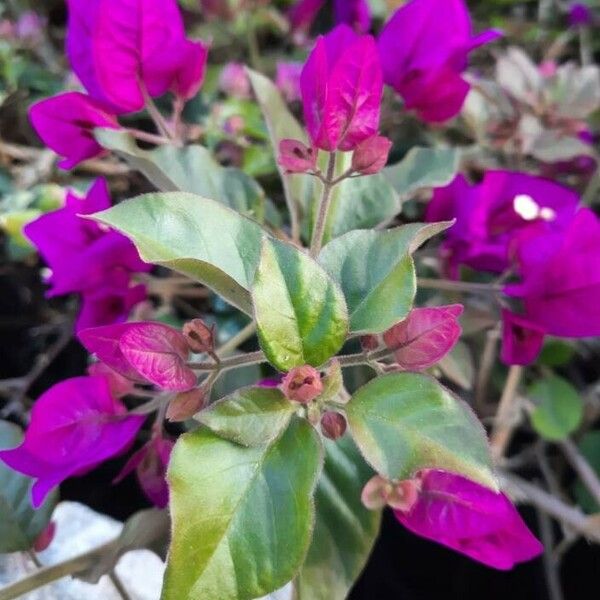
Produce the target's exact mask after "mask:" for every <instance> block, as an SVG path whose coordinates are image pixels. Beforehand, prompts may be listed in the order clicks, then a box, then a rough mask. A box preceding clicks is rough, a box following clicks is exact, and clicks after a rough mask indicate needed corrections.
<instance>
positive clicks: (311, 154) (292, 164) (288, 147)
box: [279, 140, 317, 173]
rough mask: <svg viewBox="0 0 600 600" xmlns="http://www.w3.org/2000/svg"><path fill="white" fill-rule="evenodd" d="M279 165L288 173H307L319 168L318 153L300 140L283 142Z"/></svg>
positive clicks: (280, 149)
mask: <svg viewBox="0 0 600 600" xmlns="http://www.w3.org/2000/svg"><path fill="white" fill-rule="evenodd" d="M279 164H280V165H281V166H282V167H284V168H285V170H286V171H287V172H288V173H306V172H307V171H313V170H314V169H315V168H316V166H317V153H316V151H315V150H314V149H313V148H309V147H308V146H306V145H305V144H303V143H302V142H300V141H298V140H281V142H280V143H279Z"/></svg>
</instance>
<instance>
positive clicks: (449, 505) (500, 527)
mask: <svg viewBox="0 0 600 600" xmlns="http://www.w3.org/2000/svg"><path fill="white" fill-rule="evenodd" d="M419 479H420V484H421V489H420V492H419V496H418V499H417V501H416V502H415V503H414V504H413V505H412V507H411V508H410V509H409V510H407V511H400V510H396V511H394V514H395V515H396V518H397V519H398V521H400V523H402V524H403V525H404V526H405V527H406V528H407V529H409V530H410V531H412V532H413V533H415V534H417V535H420V536H422V537H425V538H427V539H430V540H433V541H435V542H438V543H440V544H443V545H444V546H448V547H449V548H452V549H453V550H456V551H457V552H461V553H462V554H466V555H467V556H469V557H470V558H472V559H474V560H477V561H479V562H481V563H483V564H485V565H488V566H490V567H493V568H495V569H501V570H508V569H512V568H513V567H514V566H515V565H516V564H518V563H521V562H524V561H527V560H530V559H532V558H535V557H536V556H539V555H540V554H541V553H542V552H543V546H542V544H541V543H540V542H539V541H538V540H537V539H536V538H535V537H534V536H533V534H532V533H531V532H530V531H529V529H528V528H527V526H526V525H525V523H524V522H523V519H522V518H521V516H520V515H519V513H518V512H517V509H516V508H515V507H514V506H513V505H512V503H511V502H510V500H509V499H508V498H507V497H506V496H505V495H504V494H501V493H496V492H494V491H492V490H490V489H488V488H485V487H483V486H481V485H479V484H477V483H474V482H473V481H470V480H468V479H465V478H464V477H461V476H460V475H455V474H453V473H448V472H446V471H439V470H428V471H423V472H422V473H421V474H420V476H419Z"/></svg>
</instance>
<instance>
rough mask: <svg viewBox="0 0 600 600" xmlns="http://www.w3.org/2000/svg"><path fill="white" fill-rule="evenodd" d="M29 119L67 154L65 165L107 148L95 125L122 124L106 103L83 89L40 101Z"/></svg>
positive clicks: (56, 149) (52, 144)
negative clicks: (97, 139) (102, 143)
mask: <svg viewBox="0 0 600 600" xmlns="http://www.w3.org/2000/svg"><path fill="white" fill-rule="evenodd" d="M29 119H30V121H31V125H32V126H33V128H34V129H35V130H36V132H37V134H38V135H39V136H40V138H41V139H42V141H43V142H44V143H45V144H46V145H47V146H48V147H49V148H51V149H52V150H54V152H56V153H57V154H60V155H61V156H64V159H63V160H62V161H61V162H60V163H58V166H59V167H61V168H62V169H72V168H73V167H75V166H77V165H78V164H79V163H80V162H82V161H84V160H87V159H89V158H93V157H94V156H99V155H100V154H103V153H104V152H105V150H104V148H102V146H100V144H98V142H97V141H96V140H95V138H94V134H93V130H94V128H96V127H105V128H109V129H118V128H119V127H120V125H119V123H118V122H117V119H116V117H115V115H114V114H112V113H111V112H110V109H108V108H107V107H106V105H104V104H102V103H100V102H98V101H96V100H94V99H93V98H90V97H89V96H86V95H85V94H80V93H79V92H66V93H65V94H59V95H58V96H53V97H52V98H47V99H46V100H40V101H39V102H36V103H35V104H33V105H32V106H31V108H30V109H29Z"/></svg>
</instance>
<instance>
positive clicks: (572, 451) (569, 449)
mask: <svg viewBox="0 0 600 600" xmlns="http://www.w3.org/2000/svg"><path fill="white" fill-rule="evenodd" d="M559 446H560V447H561V449H562V451H563V452H564V455H565V456H566V458H567V460H568V461H569V463H570V465H571V466H572V467H573V469H575V471H576V472H577V474H578V475H579V478H580V479H581V481H582V482H583V484H584V485H585V487H586V488H587V489H588V491H589V492H590V494H591V495H592V496H593V497H594V500H596V502H597V503H598V504H600V479H598V475H596V471H594V469H593V468H592V467H591V465H590V463H589V462H588V461H587V460H586V459H585V458H584V456H583V455H582V454H581V453H580V452H579V449H578V448H577V446H576V445H575V444H574V443H573V442H572V441H571V440H570V439H568V438H567V439H565V440H562V441H560V442H559Z"/></svg>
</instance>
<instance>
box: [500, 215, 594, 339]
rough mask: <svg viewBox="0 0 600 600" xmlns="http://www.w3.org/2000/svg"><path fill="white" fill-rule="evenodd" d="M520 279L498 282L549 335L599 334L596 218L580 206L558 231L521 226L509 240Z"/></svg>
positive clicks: (532, 320) (529, 319) (581, 335)
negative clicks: (519, 230)
mask: <svg viewBox="0 0 600 600" xmlns="http://www.w3.org/2000/svg"><path fill="white" fill-rule="evenodd" d="M515 254H516V264H517V269H518V274H519V276H520V278H521V281H520V283H516V284H511V285H508V286H506V287H505V288H504V291H505V293H506V294H508V295H510V296H514V297H517V298H521V300H522V303H523V307H524V317H525V318H526V319H527V320H528V321H530V322H531V323H534V324H535V325H536V326H537V327H538V328H539V329H541V330H544V331H546V332H547V333H548V334H550V335H556V336H562V337H587V336H595V335H600V307H599V306H598V302H597V298H598V295H599V294H600V270H599V269H598V264H599V261H600V222H599V221H598V218H597V217H596V215H595V214H594V213H593V212H592V211H591V210H589V209H587V208H581V209H580V210H579V212H577V214H576V215H575V217H574V218H573V219H572V221H571V222H570V223H569V225H568V226H567V228H566V229H565V230H564V231H553V232H548V231H546V230H545V229H542V230H541V231H540V230H539V229H537V228H536V229H532V230H529V231H524V232H522V234H521V235H520V237H519V239H518V240H516V242H515Z"/></svg>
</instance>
